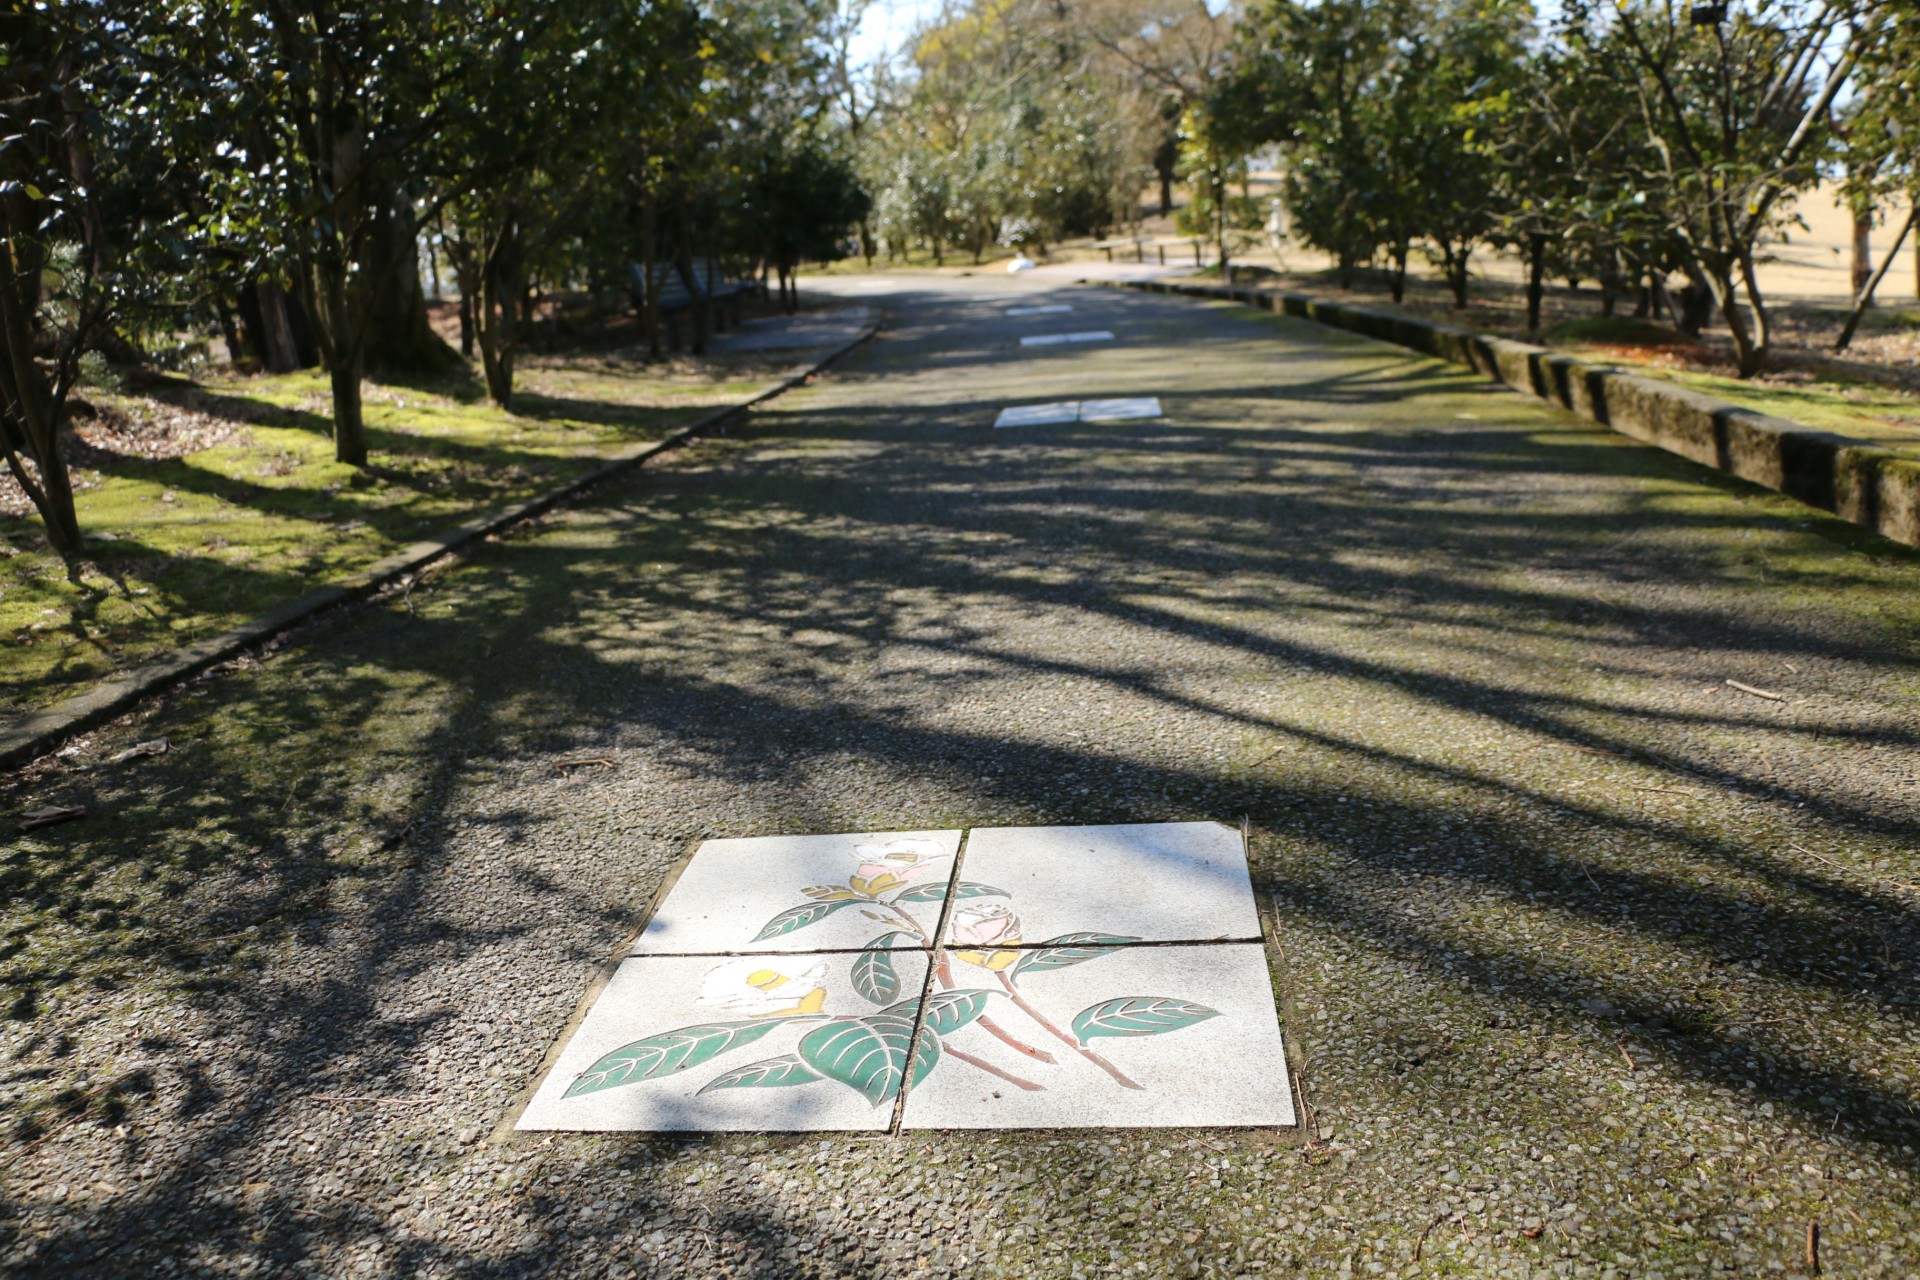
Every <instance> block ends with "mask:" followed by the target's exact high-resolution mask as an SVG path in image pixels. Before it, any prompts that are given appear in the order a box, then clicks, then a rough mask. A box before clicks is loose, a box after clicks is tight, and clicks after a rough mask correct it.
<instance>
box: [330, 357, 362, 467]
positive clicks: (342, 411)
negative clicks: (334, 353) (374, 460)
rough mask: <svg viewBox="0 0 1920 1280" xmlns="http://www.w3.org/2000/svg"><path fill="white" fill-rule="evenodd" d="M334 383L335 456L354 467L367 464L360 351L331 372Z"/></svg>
mask: <svg viewBox="0 0 1920 1280" xmlns="http://www.w3.org/2000/svg"><path fill="white" fill-rule="evenodd" d="M327 377H328V380H329V381H331V382H332V384H333V456H334V460H335V461H336V462H344V463H346V464H347V465H348V466H350V467H364V466H366V465H367V423H366V417H365V414H364V410H363V408H362V406H361V403H360V377H361V365H360V358H359V353H358V352H356V353H354V355H353V356H352V357H350V358H349V359H346V360H341V361H335V362H334V363H333V367H332V368H331V369H329V370H328V371H327Z"/></svg>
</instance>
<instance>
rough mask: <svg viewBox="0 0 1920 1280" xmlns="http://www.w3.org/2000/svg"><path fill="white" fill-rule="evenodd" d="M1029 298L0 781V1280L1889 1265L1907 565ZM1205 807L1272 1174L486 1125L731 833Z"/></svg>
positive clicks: (1172, 312)
mask: <svg viewBox="0 0 1920 1280" xmlns="http://www.w3.org/2000/svg"><path fill="white" fill-rule="evenodd" d="M822 287H823V288H829V287H831V286H830V283H826V284H823V285H822ZM1010 287H1011V286H1008V285H1007V284H1006V283H1005V282H987V281H969V280H953V279H947V280H939V279H936V278H934V277H927V278H926V279H925V280H924V281H917V282H915V283H913V284H912V286H911V287H910V288H903V290H902V292H901V293H899V294H898V295H896V296H893V297H890V298H879V299H877V300H878V301H879V302H880V304H881V305H884V306H885V307H886V308H887V310H888V313H889V316H890V327H889V330H888V331H887V333H886V334H885V335H884V336H883V337H882V339H880V340H879V341H878V342H876V343H875V344H873V345H872V346H870V347H869V348H867V349H865V350H864V351H863V352H861V353H860V354H858V355H856V356H855V357H852V358H850V359H849V360H848V361H846V362H845V363H844V364H843V365H842V366H840V368H839V369H838V370H837V371H836V372H835V373H833V374H832V375H830V376H827V377H824V378H822V379H820V380H819V381H818V382H817V383H816V384H815V385H814V386H812V387H810V388H809V389H807V390H805V391H803V392H798V393H795V394H792V395H789V396H787V397H783V398H782V399H781V400H779V401H777V402H774V404H773V405H771V406H769V407H768V408H767V409H766V410H764V411H762V412H760V413H758V414H756V415H754V417H753V419H752V421H751V422H750V423H749V424H747V425H745V426H743V427H741V428H739V429H737V430H736V432H735V434H734V435H733V436H731V437H729V438H728V439H725V440H719V441H715V442H712V443H710V444H707V445H703V446H701V447H699V448H697V449H694V450H691V451H689V452H688V453H687V454H686V455H684V456H682V457H680V458H678V459H675V460H674V461H672V462H671V463H670V464H668V465H667V466H665V467H664V468H662V469H660V470H658V471H649V472H647V473H645V474H642V475H640V476H637V477H635V478H633V479H631V480H630V481H626V482H623V483H620V484H617V485H614V486H611V487H609V488H608V489H607V490H606V491H605V492H603V493H602V494H600V495H599V496H598V497H597V498H596V499H595V500H594V501H593V502H591V503H589V504H586V505H583V506H581V507H579V508H577V509H573V510H570V511H566V512H562V513H558V514H556V515H554V516H552V517H550V518H549V519H547V520H545V521H543V522H542V523H541V524H540V525H538V526H536V527H534V528H532V529H530V530H528V531H527V532H525V533H523V534H521V535H518V536H514V537H511V538H505V539H500V540H496V541H495V542H493V543H492V544H490V545H489V546H488V547H486V548H485V549H483V550H481V551H479V552H477V553H476V554H474V555H473V556H472V557H470V558H468V559H467V560H465V561H463V562H462V563H460V564H459V565H456V566H451V567H449V568H447V569H445V570H443V571H441V572H439V573H437V574H435V575H432V576H430V577H429V578H427V579H426V580H424V581H423V582H421V583H420V584H418V585H416V586H415V587H414V589H413V591H412V592H411V593H410V595H408V596H407V597H406V598H404V599H402V598H399V597H395V598H393V599H390V600H387V601H383V602H378V603H375V604H373V605H370V606H367V607H365V608H362V609H359V610H355V611H352V612H350V613H346V614H343V615H340V616H338V617H335V618H333V619H330V620H327V621H325V622H324V623H321V624H317V625H315V626H313V627H310V628H309V629H308V630H307V631H305V632H304V633H302V634H300V635H299V636H296V637H294V638H293V639H292V641H291V642H289V643H287V644H286V645H284V646H283V647H282V648H281V649H280V651H278V652H276V653H273V654H270V655H265V656H261V657H256V658H251V659H248V660H246V661H244V662H242V663H239V664H236V665H234V666H231V667H229V668H227V669H225V670H223V671H221V672H218V673H215V674H214V675H212V676H210V677H209V678H207V679H205V680H203V681H201V682H199V683H197V684H195V685H193V686H189V687H188V688H186V689H184V690H182V691H180V692H179V693H178V694H176V695H175V696H173V697H171V698H170V699H169V700H167V701H166V702H165V703H161V704H155V705H152V706H150V707H148V708H145V709H144V710H143V711H142V712H140V713H139V714H138V715H136V716H134V717H132V718H130V719H129V720H127V721H125V722H123V723H121V724H119V725H116V726H113V727H111V728H109V729H107V730H103V731H102V732H100V733H98V734H95V735H91V736H90V737H89V738H87V739H84V740H82V741H81V742H79V743H76V744H75V745H74V747H73V748H72V749H71V750H70V752H69V753H68V754H67V755H65V756H63V757H61V758H59V759H56V760H54V761H51V762H46V763H43V764H41V765H39V766H36V767H34V768H33V769H30V770H28V771H26V772H24V773H22V774H19V775H16V776H14V777H12V778H10V779H7V780H6V781H5V782H4V783H3V784H0V786H4V790H5V797H4V798H5V801H6V804H7V806H8V809H9V811H18V810H22V809H26V808H29V807H32V806H34V805H36V804H42V803H79V804H84V805H86V806H87V808H88V816H87V818H86V819H84V820H83V821H80V822H74V823H69V824H66V825H63V826H59V827H51V828H46V829H43V830H41V831H37V832H34V833H32V834H30V835H25V836H21V837H18V838H17V839H15V840H14V842H13V843H12V845H11V846H10V847H8V848H7V849H6V850H5V852H4V853H3V854H0V984H3V985H0V995H3V996H4V1000H5V1002H6V1009H7V1015H8V1016H7V1018H6V1019H5V1020H4V1021H0V1037H4V1040H3V1041H0V1119H3V1121H4V1130H0V1271H4V1272H5V1273H6V1274H8V1275H21V1276H87V1275H99V1276H109V1275H112V1276H118V1275H129V1274H138V1275H149V1276H176V1275H177V1276H196V1277H198V1276H267V1275H275V1276H278V1275H296V1276H297V1275H316V1276H321V1275H324V1276H382V1277H389V1276H390V1277H401V1276H409V1277H411V1276H447V1277H453V1276H488V1277H497V1276H519V1275H525V1276H533V1275H542V1276H548V1275H565V1276H636V1275H637V1276H645V1277H655V1276H659V1277H669V1276H671V1277H682V1276H685V1277H707V1276H740V1277H749V1276H751V1277H790V1276H791V1277H849V1278H859V1280H868V1278H874V1280H878V1278H881V1277H910V1276H930V1277H932V1276H939V1277H944V1276H955V1277H959V1276H966V1277H980V1276H1006V1277H1095V1276H1102V1277H1104V1276H1115V1275H1118V1276H1155V1277H1159V1276H1180V1277H1199V1276H1207V1277H1239V1276H1266V1275H1273V1276H1296V1275H1297V1276H1316V1277H1318V1276H1349V1275H1354V1276H1389V1277H1411V1276H1425V1275H1471V1276H1494V1277H1509V1276H1511V1277H1541V1276H1583V1277H1584V1276H1594V1277H1618V1278H1619V1280H1627V1278H1628V1277H1632V1278H1633V1280H1654V1278H1655V1277H1665V1278H1667V1280H1672V1278H1674V1277H1683V1276H1686V1277H1691V1276H1740V1277H1753V1276H1775V1275H1785V1276H1804V1275H1811V1274H1814V1265H1813V1264H1814V1261H1815V1259H1816V1257H1817V1260H1818V1264H1819V1273H1820V1274H1823V1275H1845V1276H1857V1277H1888V1278H1890V1280H1891V1278H1897V1277H1906V1276H1911V1275H1913V1274H1915V1273H1916V1271H1920V1209H1917V1208H1916V1206H1917V1205H1920V1194H1916V1186H1915V1180H1916V1179H1915V1174H1916V1160H1915V1146H1916V1144H1920V1121H1917V1120H1916V1119H1915V1116H1916V1114H1917V1112H1916V1108H1915V1103H1916V1101H1920V1097H1917V1096H1916V1095H1917V1094H1920V1082H1917V1081H1916V1074H1917V1073H1920V1065H1917V1064H1920V1017H1917V1016H1916V1015H1917V1014H1920V1008H1917V1007H1916V1006H1917V1004H1920V1000H1917V998H1916V991H1920V984H1916V982H1915V978H1916V976H1917V975H1916V972H1915V969H1916V956H1917V955H1920V945H1916V944H1920V918H1917V916H1916V912H1917V911H1920V890H1916V888H1915V887H1914V886H1915V885H1916V884H1920V857H1917V856H1916V853H1915V848H1916V845H1917V844H1920V841H1917V840H1916V833H1920V821H1917V819H1920V747H1917V746H1916V744H1917V743H1920V717H1916V714H1915V708H1916V706H1917V705H1920V680H1917V679H1916V677H1915V675H1914V671H1915V670H1916V667H1915V665H1914V662H1913V659H1914V657H1915V653H1914V648H1915V644H1914V637H1915V636H1916V635H1920V589H1916V588H1920V559H1916V557H1914V556H1912V555H1910V554H1908V553H1906V552H1903V551H1899V550H1898V549H1895V548H1892V547H1891V546H1889V545H1887V544H1884V543H1876V542H1873V541H1871V540H1866V539H1863V538H1861V537H1859V536H1856V535H1855V534H1854V533H1853V531H1851V530H1850V529H1848V528H1847V527H1845V526H1842V525H1840V524H1839V523H1838V522H1837V521H1832V520H1829V519H1826V518H1825V517H1821V516H1819V515H1817V514H1815V513H1811V512H1809V511H1806V510H1805V509H1802V508H1799V507H1796V506H1794V505H1793V504H1791V503H1790V502H1787V501H1786V500H1784V499H1778V498H1776V497H1772V496H1767V495H1761V494H1759V493H1757V491H1754V490H1751V489H1748V488H1746V487H1744V486H1740V485H1737V484H1735V483H1732V482H1728V481H1724V480H1721V479H1719V478H1717V477H1711V476H1707V475H1705V474H1704V473H1701V472H1699V471H1697V470H1694V469H1692V468H1689V467H1687V466H1686V465H1685V464H1684V463H1681V462H1679V461H1677V460H1675V459H1672V458H1669V457H1666V456H1665V455H1661V454H1658V453H1654V452H1652V451H1649V450H1645V449H1640V448H1637V447H1633V446H1631V445H1627V444H1625V443H1623V442H1621V441H1619V440H1617V439H1615V438H1612V437H1609V436H1607V435H1606V434H1604V433H1602V432H1599V431H1598V430H1595V429H1592V428H1590V427H1587V426H1585V425H1583V424H1579V423H1576V422H1574V421H1572V420H1571V419H1569V418H1565V417H1561V416H1556V415H1552V414H1550V413H1548V412H1547V411H1545V410H1542V409H1539V408H1537V407H1535V406H1533V405H1531V404H1529V403H1523V402H1522V401H1520V400H1519V399H1517V398H1514V397H1510V396H1507V395H1505V394H1502V393H1500V392H1498V391H1495V390H1493V389H1490V388H1488V387H1486V386H1484V385H1482V384H1480V383H1478V382H1476V381H1475V380H1473V379H1472V378H1470V377H1468V376H1466V375H1464V374H1461V373H1459V372H1458V371H1454V370H1449V369H1446V368H1443V367H1441V366H1439V365H1437V364H1434V363H1432V362H1428V361H1423V360H1418V359H1415V358H1413V357H1411V356H1409V355H1407V354H1406V353H1405V352H1401V351H1398V350H1397V349H1393V348H1388V347H1384V346H1377V345H1373V344H1369V343H1366V342H1363V341H1361V340H1358V339H1353V338H1350V337H1347V336H1345V335H1339V334H1335V333H1331V332H1329V331H1326V330H1320V329H1317V328H1315V327H1313V326H1311V325H1308V324H1305V323H1302V322H1295V321H1289V320H1285V319H1283V318H1274V317H1265V316H1255V315H1253V314H1251V313H1247V312H1242V311H1236V310H1233V309H1230V308H1225V307H1214V306H1198V305H1194V304H1191V303H1187V302H1182V301H1172V300H1167V299H1160V298H1151V297H1146V296H1139V295H1123V294H1113V293H1106V292H1101V291H1083V292H1079V293H1076V294H1075V295H1073V301H1074V304H1075V308H1076V310H1075V314H1074V316H1073V321H1074V324H1075V325H1077V326H1082V327H1086V326H1093V325H1097V326H1099V327H1103V328H1109V329H1112V330H1114V331H1115V333H1116V334H1117V335H1118V337H1117V341H1116V342H1115V343H1114V344H1111V345H1102V346H1101V347H1099V348H1098V349H1092V348H1084V347H1082V348H1049V349H1044V350H1045V352H1046V353H1045V354H1036V353H1033V352H1027V353H1022V352H1021V351H1020V349H1019V347H1018V341H1017V340H1018V336H1019V333H1020V332H1031V331H1033V330H1032V328H1031V326H1032V325H1035V324H1041V323H1044V317H1035V318H1034V319H1032V320H1027V321H1021V322H1019V324H1021V325H1026V326H1029V327H1028V328H1026V329H1022V328H1019V327H1018V326H1017V325H1016V323H1015V322H1013V321H1009V320H1007V319H1006V318H1005V317H1004V315H1003V314H1002V313H1003V311H1004V308H1005V307H1006V306H1007V305H1009V304H1008V302H1007V301H1006V299H1005V296H1004V295H1005V294H1006V293H1007V290H1008V289H1009V288H1010ZM1036 296H1037V293H1036ZM1095 392H1097V393H1098V394H1100V395H1104V396H1125V395H1158V396H1161V397H1162V399H1163V402H1164V403H1165V405H1166V408H1167V417H1166V418H1165V419H1164V420H1160V421H1155V422H1129V423H1115V424H1105V425H1095V424H1074V425H1066V426H1056V427H1045V428H1037V429H1033V430H1031V431H1029V432H1027V433H1025V434H1019V433H1016V432H1014V431H999V432H995V431H992V430H991V429H990V428H989V427H988V425H987V424H988V423H990V422H991V421H992V418H993V415H994V414H995V413H996V412H997V411H998V409H999V408H1000V407H1002V406H1003V405H1005V404H1008V403H1027V402H1039V401H1043V400H1048V399H1071V398H1076V397H1079V396H1082V395H1086V394H1092V393H1095ZM1729 679H1732V680H1739V681H1741V682H1742V683H1745V684H1748V685H1751V686H1753V687H1756V688H1761V689H1765V690H1768V691H1770V692H1776V693H1778V694H1780V696H1781V698H1782V700H1781V701H1773V700H1769V699H1766V698H1762V697H1757V696H1754V695H1751V694H1748V693H1744V692H1742V691H1740V690H1737V689H1735V688H1732V687H1730V686H1729V685H1727V684H1726V681H1727V680H1729ZM161 736H165V737H166V738H167V739H168V742H169V746H170V749H169V750H168V751H167V752H166V753H165V754H159V755H145V756H137V757H133V758H130V759H127V760H124V761H122V762H119V763H109V761H110V760H111V759H112V757H114V756H115V755H116V753H118V752H119V751H121V750H123V749H124V748H126V747H128V746H130V745H132V744H134V743H136V742H140V741H148V740H152V739H155V738H158V737H161ZM1243 818H1244V819H1246V820H1247V821H1248V822H1249V824H1250V828H1251V849H1252V855H1253V870H1254V885H1255V890H1256V892H1257V894H1258V895H1259V898H1260V901H1261V904H1262V908H1263V911H1264V912H1265V913H1266V916H1267V925H1268V928H1269V930H1270V933H1271V937H1272V940H1273V942H1274V944H1275V957H1276V959H1275V978H1276V983H1277V987H1278V990H1279V991H1280V995H1281V1012H1282V1015H1283V1028H1284V1032H1285V1035H1286V1037H1287V1040H1288V1048H1289V1051H1290V1053H1291V1055H1292V1062H1293V1066H1294V1068H1295V1072H1296V1075H1297V1078H1298V1082H1299V1085H1300V1101H1301V1102H1302V1103H1303V1106H1304V1110H1303V1114H1304V1115H1305V1116H1306V1117H1307V1118H1308V1122H1307V1123H1305V1124H1303V1125H1302V1126H1301V1127H1300V1128H1299V1129H1298V1130H1206V1131H1188V1130H1161V1131H1141V1132H1118V1131H1086V1130H1075V1131H1054V1132H1046V1131H1034V1132H997V1133H979V1132H970V1133H951V1134H948V1133H907V1134H903V1135H900V1136H879V1137H876V1136H862V1135H824V1136H823V1135H807V1136H798V1135H770V1136H747V1135H715V1136H709V1137H698V1138H694V1137H687V1138H679V1137H676V1138H671V1139H667V1138H648V1137H644V1136H641V1137H636V1136H632V1135H506V1134H502V1133H501V1131H500V1126H501V1122H502V1121H503V1120H504V1119H506V1118H508V1117H509V1116H510V1115H511V1114H512V1110H513V1107H514V1105H515V1103H516V1101H517V1100H518V1099H519V1098H520V1097H521V1095H522V1092H523V1090H524V1089H525V1088H526V1086H527V1085H528V1084H529V1083H530V1082H531V1081H532V1079H533V1077H534V1074H535V1071H536V1069H537V1067H538V1065H539V1063H540V1062H541V1060H542V1058H543V1056H544V1055H545V1054H546V1053H547V1051H548V1049H549V1047H550V1046H551V1044H552V1043H553V1040H554V1037H555V1036H556V1035H557V1034H558V1033H559V1032H560V1030H561V1028H562V1027H563V1026H564V1025H565V1024H566V1022H567V1020H568V1019H569V1017H571V1016H572V1014H573V1012H574V1010H575V1007H576V1005H577V1003H578V1001H579V999H580V997H581V994H582V992H583V991H584V990H585V988H586V986H587V983H588V982H589V980H590V979H591V978H592V976H593V974H594V973H595V972H596V971H597V970H598V969H599V967H600V966H601V965H602V964H603V963H604V962H605V961H606V960H608V958H609V957H611V956H612V955H614V954H616V953H617V952H618V951H619V950H620V949H621V948H622V947H623V946H624V944H625V943H626V942H627V941H628V940H630V939H631V937H632V935H633V933H634V931H635V929H636V928H637V927H638V925H639V922H640V921H641V919H642V918H643V915H644V911H645V907H646V904H647V903H648V902H649V901H650V899H651V898H652V897H653V895H655V894H656V893H657V892H658V891H659V889H660V887H661V885H662V884H663V883H664V880H665V878H666V877H667V876H668V875H669V874H670V872H671V871H672V869H673V868H674V867H675V866H676V865H677V863H678V862H679V860H680V859H681V858H682V857H683V856H684V855H685V853H686V852H687V851H688V850H689V849H690V848H691V847H692V846H693V845H694V844H696V843H697V842H698V841H699V840H700V839H702V838H705V837H709V836H714V835H728V836H743V835H760V834H772V833H781V832H810V831H847V830H885V829H905V828H943V827H957V826H979V825H1021V824H1042V823H1097V822H1126V821H1142V822H1153V821H1192V820H1203V819H1216V820H1222V821H1226V822H1230V823H1234V824H1238V823H1239V822H1240V821H1241V820H1242V819H1243Z"/></svg>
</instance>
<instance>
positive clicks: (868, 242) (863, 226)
mask: <svg viewBox="0 0 1920 1280" xmlns="http://www.w3.org/2000/svg"><path fill="white" fill-rule="evenodd" d="M860 256H861V257H863V258H865V259H866V260H867V266H868V267H869V268H871V267H872V266H873V227H872V225H871V224H870V223H869V221H868V219H867V216H866V215H865V214H862V215H861V216H860Z"/></svg>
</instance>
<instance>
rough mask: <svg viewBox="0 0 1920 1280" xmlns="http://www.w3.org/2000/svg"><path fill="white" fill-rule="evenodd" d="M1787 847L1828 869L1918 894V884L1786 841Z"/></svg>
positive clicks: (1919, 886)
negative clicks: (1856, 875)
mask: <svg viewBox="0 0 1920 1280" xmlns="http://www.w3.org/2000/svg"><path fill="white" fill-rule="evenodd" d="M1787 847H1788V848H1790V849H1799V850H1800V852H1801V853H1804V854H1806V855H1807V856H1808V857H1809V858H1818V859H1819V860H1820V861H1822V862H1824V863H1826V864H1827V865H1828V866H1830V867H1838V868H1840V870H1842V871H1852V872H1854V873H1856V874H1858V875H1863V876H1865V877H1867V879H1869V880H1877V881H1879V882H1880V883H1881V884H1884V885H1886V886H1888V887H1889V888H1893V889H1905V890H1906V891H1907V892H1908V893H1920V884H1908V883H1907V882H1906V881H1905V880H1895V879H1893V878H1892V877H1890V876H1883V875H1881V874H1880V873H1879V872H1877V871H1868V870H1866V869H1865V868H1864V867H1850V866H1848V865H1847V864H1846V863H1844V862H1835V861H1834V860H1833V859H1832V858H1829V857H1827V856H1826V855H1825V854H1819V853H1815V852H1814V851H1813V850H1811V849H1806V848H1802V847H1801V846H1800V845H1797V844H1795V843H1794V842H1793V841H1791V840H1789V841H1787Z"/></svg>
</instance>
